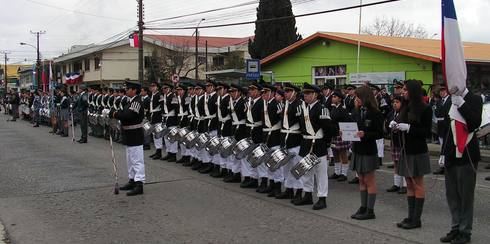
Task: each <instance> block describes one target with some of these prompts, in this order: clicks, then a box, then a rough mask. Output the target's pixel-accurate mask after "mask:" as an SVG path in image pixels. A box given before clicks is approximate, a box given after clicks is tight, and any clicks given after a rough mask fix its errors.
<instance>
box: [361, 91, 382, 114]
mask: <svg viewBox="0 0 490 244" xmlns="http://www.w3.org/2000/svg"><path fill="white" fill-rule="evenodd" d="M356 96H357V97H358V98H359V99H361V101H362V104H363V106H364V107H366V108H367V109H368V110H369V111H373V112H378V111H379V109H378V102H377V101H376V99H375V98H374V94H373V91H371V88H369V87H368V86H361V87H358V88H357V89H356Z"/></svg>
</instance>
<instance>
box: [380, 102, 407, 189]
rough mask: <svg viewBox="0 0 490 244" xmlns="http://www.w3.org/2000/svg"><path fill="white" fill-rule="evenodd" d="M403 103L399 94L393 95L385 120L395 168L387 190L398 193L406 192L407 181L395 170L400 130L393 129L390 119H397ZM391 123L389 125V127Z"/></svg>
mask: <svg viewBox="0 0 490 244" xmlns="http://www.w3.org/2000/svg"><path fill="white" fill-rule="evenodd" d="M402 104H403V98H402V97H401V95H395V96H394V97H393V110H392V111H391V112H390V113H389V114H388V117H387V120H386V124H387V125H386V126H385V127H386V128H387V130H388V131H389V132H390V134H391V159H392V160H393V165H394V168H395V170H394V171H395V172H394V175H393V186H392V187H391V188H389V189H387V190H386V191H387V192H398V193H399V194H406V193H407V182H406V181H405V177H401V176H400V175H398V174H397V173H396V172H397V170H396V168H397V167H398V165H399V163H398V162H399V161H400V153H401V148H400V147H401V141H400V132H399V131H398V130H393V128H391V127H393V123H391V121H397V120H399V116H400V111H401V108H402ZM390 125H391V127H390Z"/></svg>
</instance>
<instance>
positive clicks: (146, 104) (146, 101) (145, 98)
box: [109, 87, 151, 150]
mask: <svg viewBox="0 0 490 244" xmlns="http://www.w3.org/2000/svg"><path fill="white" fill-rule="evenodd" d="M149 94H150V89H149V88H148V87H142V88H141V93H140V96H141V101H142V102H143V108H144V109H145V119H147V120H149V119H150V116H151V114H150V104H151V97H150V95H149ZM111 100H112V101H114V96H113V94H111V97H109V105H110V104H111ZM150 143H151V135H145V143H144V145H143V150H150Z"/></svg>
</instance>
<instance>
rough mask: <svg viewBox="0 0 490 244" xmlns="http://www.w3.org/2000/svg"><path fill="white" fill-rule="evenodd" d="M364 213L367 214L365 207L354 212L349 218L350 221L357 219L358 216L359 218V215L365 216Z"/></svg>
mask: <svg viewBox="0 0 490 244" xmlns="http://www.w3.org/2000/svg"><path fill="white" fill-rule="evenodd" d="M366 212H367V208H366V207H360V208H359V209H358V210H357V212H355V213H354V214H353V215H351V216H350V217H351V218H352V219H357V218H358V216H361V215H363V214H366Z"/></svg>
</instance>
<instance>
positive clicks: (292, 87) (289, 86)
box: [284, 82, 301, 92]
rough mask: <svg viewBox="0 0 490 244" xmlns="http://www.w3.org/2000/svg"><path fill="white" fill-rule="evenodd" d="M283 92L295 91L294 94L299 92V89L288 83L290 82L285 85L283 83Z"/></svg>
mask: <svg viewBox="0 0 490 244" xmlns="http://www.w3.org/2000/svg"><path fill="white" fill-rule="evenodd" d="M284 90H285V91H288V90H289V91H295V92H300V91H301V89H300V88H299V87H297V86H295V85H294V84H292V83H290V82H287V83H284Z"/></svg>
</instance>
